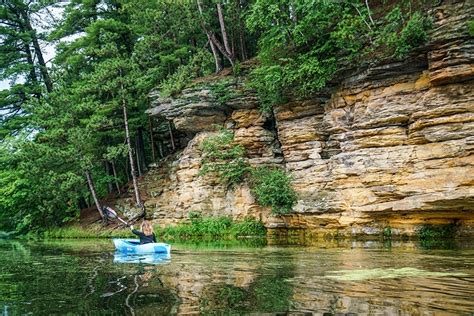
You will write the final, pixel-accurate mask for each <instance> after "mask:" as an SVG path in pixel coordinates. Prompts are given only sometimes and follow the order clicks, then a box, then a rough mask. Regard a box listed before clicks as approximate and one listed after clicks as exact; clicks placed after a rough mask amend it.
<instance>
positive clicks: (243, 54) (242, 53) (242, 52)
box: [237, 0, 247, 60]
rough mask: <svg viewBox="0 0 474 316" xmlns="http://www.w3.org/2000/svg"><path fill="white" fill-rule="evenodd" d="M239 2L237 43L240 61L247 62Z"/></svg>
mask: <svg viewBox="0 0 474 316" xmlns="http://www.w3.org/2000/svg"><path fill="white" fill-rule="evenodd" d="M240 5H241V3H240V0H239V1H237V20H238V24H239V26H238V31H239V42H240V58H242V60H247V54H246V49H245V39H244V30H245V28H244V25H243V23H242V18H241V16H240V12H241V10H240Z"/></svg>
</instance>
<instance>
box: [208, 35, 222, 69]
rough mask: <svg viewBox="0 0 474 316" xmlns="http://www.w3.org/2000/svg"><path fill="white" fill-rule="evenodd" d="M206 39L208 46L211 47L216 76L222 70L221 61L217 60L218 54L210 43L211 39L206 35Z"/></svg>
mask: <svg viewBox="0 0 474 316" xmlns="http://www.w3.org/2000/svg"><path fill="white" fill-rule="evenodd" d="M206 35H207V34H206ZM207 39H208V40H209V46H211V51H212V56H214V63H215V65H216V74H218V73H219V72H221V70H222V69H223V68H222V64H221V59H220V58H219V52H218V51H217V49H216V46H215V45H214V43H213V42H212V41H211V37H210V36H209V35H207Z"/></svg>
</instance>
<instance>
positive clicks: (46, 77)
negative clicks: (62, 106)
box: [21, 10, 53, 92]
mask: <svg viewBox="0 0 474 316" xmlns="http://www.w3.org/2000/svg"><path fill="white" fill-rule="evenodd" d="M21 17H22V18H23V23H24V27H25V28H26V30H27V31H28V32H29V33H30V34H31V42H32V43H33V48H34V50H35V55H36V58H38V64H39V66H40V67H39V69H40V73H41V76H42V77H43V81H44V84H45V85H46V91H48V92H52V91H53V83H52V82H51V78H50V76H49V73H48V68H47V67H46V62H45V61H44V58H43V52H42V51H41V47H40V45H39V41H38V36H37V35H36V30H35V29H33V27H32V26H31V23H30V17H29V16H28V12H27V11H26V10H21Z"/></svg>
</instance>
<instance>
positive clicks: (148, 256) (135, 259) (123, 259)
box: [114, 251, 171, 265]
mask: <svg viewBox="0 0 474 316" xmlns="http://www.w3.org/2000/svg"><path fill="white" fill-rule="evenodd" d="M170 259H171V255H170V254H168V253H145V254H127V253H122V252H118V251H117V252H116V253H115V254H114V263H146V264H155V265H158V264H168V263H170V262H171V261H170Z"/></svg>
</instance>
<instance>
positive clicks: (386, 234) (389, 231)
mask: <svg viewBox="0 0 474 316" xmlns="http://www.w3.org/2000/svg"><path fill="white" fill-rule="evenodd" d="M383 238H384V239H392V228H391V227H390V226H387V227H385V228H384V229H383Z"/></svg>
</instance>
